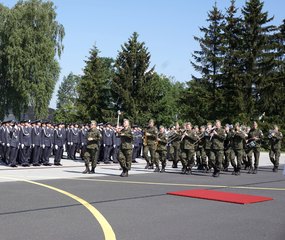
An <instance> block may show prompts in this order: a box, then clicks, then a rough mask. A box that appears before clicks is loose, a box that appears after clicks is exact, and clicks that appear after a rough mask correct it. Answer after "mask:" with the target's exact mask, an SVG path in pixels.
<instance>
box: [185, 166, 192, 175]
mask: <svg viewBox="0 0 285 240" xmlns="http://www.w3.org/2000/svg"><path fill="white" fill-rule="evenodd" d="M185 174H186V175H191V174H192V172H191V168H190V167H187V168H186V172H185Z"/></svg>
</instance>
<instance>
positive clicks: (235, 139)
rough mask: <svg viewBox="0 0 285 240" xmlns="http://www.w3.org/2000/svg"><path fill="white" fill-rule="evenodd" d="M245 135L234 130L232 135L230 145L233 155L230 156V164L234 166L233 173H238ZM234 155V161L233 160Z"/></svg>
mask: <svg viewBox="0 0 285 240" xmlns="http://www.w3.org/2000/svg"><path fill="white" fill-rule="evenodd" d="M245 138H246V136H245V134H244V133H243V132H236V133H234V134H233V136H232V147H233V152H234V156H233V157H232V158H231V164H232V166H233V168H234V172H233V175H240V169H241V162H242V158H243V154H244V149H243V147H244V140H245ZM235 157H236V162H235Z"/></svg>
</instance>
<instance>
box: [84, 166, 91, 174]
mask: <svg viewBox="0 0 285 240" xmlns="http://www.w3.org/2000/svg"><path fill="white" fill-rule="evenodd" d="M85 167H86V168H85V170H84V171H83V172H82V173H83V174H86V173H90V168H89V165H88V164H85Z"/></svg>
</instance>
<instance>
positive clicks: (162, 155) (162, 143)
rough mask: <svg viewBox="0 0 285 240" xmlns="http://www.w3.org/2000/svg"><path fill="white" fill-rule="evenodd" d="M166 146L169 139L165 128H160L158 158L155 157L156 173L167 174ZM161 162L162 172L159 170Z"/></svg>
mask: <svg viewBox="0 0 285 240" xmlns="http://www.w3.org/2000/svg"><path fill="white" fill-rule="evenodd" d="M166 144H167V138H166V134H165V128H164V126H160V127H159V133H158V136H157V149H156V156H155V166H156V168H155V170H154V172H159V171H160V172H165V167H166V150H167V149H166ZM159 161H160V162H161V170H160V169H159Z"/></svg>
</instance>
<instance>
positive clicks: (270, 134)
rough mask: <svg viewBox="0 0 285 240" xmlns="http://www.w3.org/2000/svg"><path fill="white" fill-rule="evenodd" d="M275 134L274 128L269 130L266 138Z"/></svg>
mask: <svg viewBox="0 0 285 240" xmlns="http://www.w3.org/2000/svg"><path fill="white" fill-rule="evenodd" d="M275 134H276V131H275V130H269V134H268V138H269V139H271V138H272V137H274V136H275Z"/></svg>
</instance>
